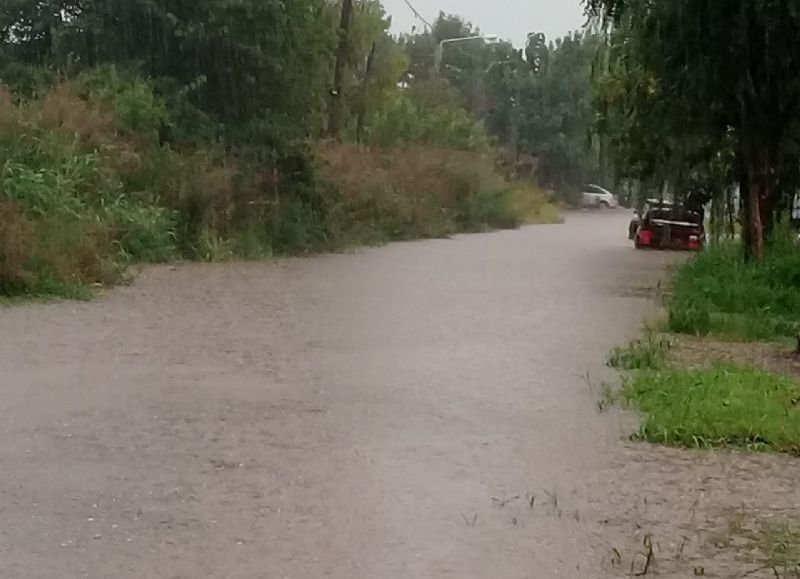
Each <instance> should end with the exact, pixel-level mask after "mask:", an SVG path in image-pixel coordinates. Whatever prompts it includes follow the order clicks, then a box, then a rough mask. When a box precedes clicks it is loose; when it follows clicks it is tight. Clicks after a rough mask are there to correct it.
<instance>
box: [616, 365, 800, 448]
mask: <svg viewBox="0 0 800 579" xmlns="http://www.w3.org/2000/svg"><path fill="white" fill-rule="evenodd" d="M623 396H624V397H625V399H626V400H627V401H628V402H629V403H631V404H632V405H633V406H635V407H636V408H638V409H639V410H640V411H641V412H642V414H643V419H642V424H641V427H640V429H639V437H640V438H641V439H643V440H647V441H649V442H655V443H659V444H666V445H671V446H683V447H690V448H714V447H723V448H724V447H741V448H746V449H749V450H756V451H765V450H771V451H777V452H786V453H791V454H800V407H798V404H800V383H798V382H796V381H794V380H791V379H789V378H785V377H781V376H776V375H774V374H770V373H768V372H764V371H760V370H754V369H751V368H743V367H736V366H717V367H715V368H712V369H705V370H683V369H662V370H643V371H641V372H637V373H636V374H635V375H633V376H632V377H631V378H630V379H629V380H628V381H627V382H626V384H625V385H624V387H623Z"/></svg>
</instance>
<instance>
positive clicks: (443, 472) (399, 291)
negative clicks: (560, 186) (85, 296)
mask: <svg viewBox="0 0 800 579" xmlns="http://www.w3.org/2000/svg"><path fill="white" fill-rule="evenodd" d="M626 231H627V216H626V215H624V214H619V213H608V214H579V215H573V216H571V217H570V218H569V219H568V221H567V223H566V224H565V225H563V226H541V227H532V228H526V229H523V230H521V231H515V232H500V233H492V234H486V235H475V236H463V237H458V238H456V239H453V240H442V241H425V242H416V243H404V244H396V245H391V246H389V247H384V248H377V249H368V250H363V251H358V252H355V253H353V254H347V255H330V256H323V257H315V258H309V259H297V260H294V259H293V260H286V261H279V262H274V263H254V264H223V265H216V266H201V265H186V266H179V267H177V268H169V267H163V268H155V269H151V270H148V271H146V272H145V273H144V274H143V275H142V276H141V278H140V279H139V280H138V281H137V283H136V284H135V285H133V286H131V287H128V288H122V289H119V290H115V291H113V292H110V293H109V294H108V295H106V296H105V297H102V298H100V299H98V300H96V301H94V302H91V303H63V304H53V305H46V306H42V305H29V306H24V307H17V308H12V309H5V310H1V311H0V400H2V405H0V425H1V426H0V431H1V432H2V434H3V436H2V438H0V465H2V468H0V516H1V517H2V525H0V577H2V578H3V579H5V578H8V579H39V578H41V579H45V578H46V579H52V578H53V577H60V578H72V577H88V578H91V579H104V578H111V577H113V578H115V579H119V578H136V579H150V578H152V579H165V578H166V579H179V578H180V579H222V578H226V579H260V578H264V579H273V578H275V579H283V578H287V579H288V578H292V579H317V578H322V577H330V578H333V579H410V578H419V579H427V578H440V577H441V578H445V577H452V578H457V579H479V578H480V579H483V578H486V579H538V578H542V579H548V578H557V577H569V578H575V577H587V578H598V577H606V576H623V575H627V574H628V573H629V572H630V570H631V564H633V565H635V566H636V567H635V568H636V570H641V568H642V565H643V564H644V553H645V551H647V548H646V547H645V546H644V542H645V537H647V536H652V537H653V541H652V543H651V544H653V545H654V553H655V556H656V559H657V562H658V564H659V565H660V572H661V575H662V576H675V577H685V576H688V575H689V574H690V573H689V572H690V571H691V570H692V569H695V568H698V567H699V566H701V565H702V566H704V568H705V567H707V568H708V572H707V574H708V576H738V575H736V573H737V572H742V571H747V570H748V569H749V567H748V566H747V563H746V562H745V561H743V560H741V559H736V557H734V556H730V557H728V556H727V555H726V556H722V555H719V554H718V553H717V552H716V551H715V548H716V547H715V545H716V543H715V536H716V535H715V534H717V533H723V532H724V526H725V525H726V524H728V523H727V521H729V520H730V517H731V513H733V512H734V511H736V510H738V509H742V510H745V509H746V510H748V511H752V510H758V509H768V508H779V507H784V508H792V507H796V505H797V502H798V491H797V490H795V485H794V481H795V480H797V478H798V475H799V474H800V469H799V468H798V467H797V466H795V465H794V463H793V462H792V461H791V460H790V459H782V458H767V457H749V458H745V457H741V456H736V455H730V454H716V453H703V454H700V453H682V452H677V451H670V450H658V449H653V448H649V447H645V446H639V445H635V444H632V443H630V442H628V441H627V438H626V437H627V435H628V434H629V433H630V432H631V429H632V427H633V422H632V420H631V416H629V415H625V414H621V413H616V412H612V413H611V414H608V413H605V414H601V413H599V412H598V410H597V405H596V401H597V397H598V390H599V389H600V385H601V383H602V382H603V381H604V380H610V379H613V378H614V376H613V374H609V373H608V371H607V370H606V369H605V368H604V364H603V363H604V359H605V356H606V354H607V352H608V350H609V349H610V348H611V347H612V346H613V345H615V344H618V343H620V342H622V341H624V340H626V339H627V338H629V337H632V336H634V335H636V333H637V331H638V330H639V328H640V324H641V321H642V318H643V316H645V315H647V314H648V312H652V311H653V310H654V307H655V306H654V300H653V296H652V294H653V289H654V288H655V287H656V285H657V284H658V282H659V280H660V279H662V278H663V275H664V273H663V270H664V267H665V265H666V264H667V263H668V262H669V261H670V260H673V259H674V257H673V256H671V255H668V254H656V253H641V252H636V251H634V250H633V249H632V248H631V247H630V245H629V244H628V243H627V241H626ZM767 481H769V482H768V483H767ZM776 505H777V506H776ZM712 571H713V573H716V575H714V574H713V573H712ZM726 573H730V575H726ZM670 574H672V575H670ZM754 576H756V575H754Z"/></svg>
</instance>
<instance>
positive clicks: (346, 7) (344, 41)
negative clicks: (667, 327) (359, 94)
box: [328, 0, 353, 140]
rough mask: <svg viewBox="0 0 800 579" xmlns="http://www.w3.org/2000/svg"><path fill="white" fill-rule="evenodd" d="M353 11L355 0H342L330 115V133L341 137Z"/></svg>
mask: <svg viewBox="0 0 800 579" xmlns="http://www.w3.org/2000/svg"><path fill="white" fill-rule="evenodd" d="M352 13H353V0H342V20H341V24H340V25H339V48H338V49H337V50H336V68H335V69H334V71H333V89H332V90H331V110H330V112H329V117H328V135H329V136H330V137H331V138H334V139H337V140H338V139H340V138H341V133H342V116H343V111H342V105H343V104H344V103H343V102H342V91H343V89H344V86H343V85H344V71H345V68H346V67H347V56H348V53H349V52H350V19H351V15H352Z"/></svg>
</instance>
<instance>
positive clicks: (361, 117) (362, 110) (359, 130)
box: [356, 42, 378, 145]
mask: <svg viewBox="0 0 800 579" xmlns="http://www.w3.org/2000/svg"><path fill="white" fill-rule="evenodd" d="M377 49H378V43H377V42H373V43H372V50H370V51H369V56H368V57H367V69H366V71H365V72H364V82H363V83H362V84H361V105H360V106H359V108H358V121H357V122H356V143H357V144H359V145H360V144H361V139H362V137H363V133H364V123H365V120H366V117H367V98H368V97H369V80H370V77H371V76H372V67H373V65H374V63H375V51H376V50H377Z"/></svg>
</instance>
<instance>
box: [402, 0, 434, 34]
mask: <svg viewBox="0 0 800 579" xmlns="http://www.w3.org/2000/svg"><path fill="white" fill-rule="evenodd" d="M403 2H405V3H406V6H408V7H409V8H411V11H412V12H413V13H414V16H416V17H417V18H419V19H420V20H422V22H423V24H425V26H427V27H428V28H430V29H431V30H433V26H432V25H431V23H430V22H428V21H427V20H425V18H424V17H423V16H422V14H420V13H419V10H417V9H416V8H414V5H413V4H412V3H411V0H403Z"/></svg>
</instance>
